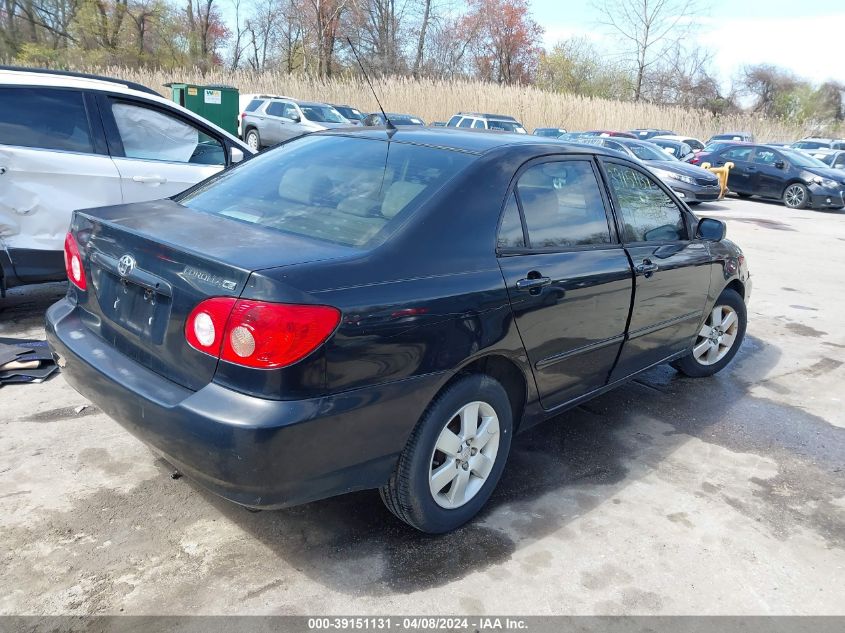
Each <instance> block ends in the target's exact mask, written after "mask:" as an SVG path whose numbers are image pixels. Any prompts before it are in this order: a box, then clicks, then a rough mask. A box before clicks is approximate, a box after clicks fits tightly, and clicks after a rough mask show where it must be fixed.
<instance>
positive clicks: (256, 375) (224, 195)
mask: <svg viewBox="0 0 845 633" xmlns="http://www.w3.org/2000/svg"><path fill="white" fill-rule="evenodd" d="M724 233H725V227H724V224H722V223H721V222H719V221H717V220H712V219H702V220H698V219H697V218H696V217H695V216H694V215H693V214H692V213H691V212H690V211H689V209H687V208H686V206H685V205H684V204H683V203H682V202H680V201H679V199H678V198H677V197H676V196H675V194H674V193H673V192H672V190H671V189H670V188H669V187H667V186H666V185H665V184H664V183H662V182H660V181H659V180H658V179H657V178H655V177H654V176H653V175H652V174H651V173H649V172H648V171H647V170H646V169H644V168H643V167H642V165H641V164H639V163H637V162H635V161H633V160H628V159H626V158H624V157H622V156H621V155H618V154H616V153H612V152H608V151H606V150H604V149H602V148H599V147H588V146H575V145H567V144H564V143H561V142H559V141H556V140H555V141H544V140H542V139H538V138H537V137H529V136H524V135H509V134H479V133H473V132H472V131H463V130H453V129H421V128H404V129H399V130H398V131H396V130H391V131H387V130H385V129H383V128H359V129H358V130H349V129H347V130H343V131H337V132H326V133H322V132H321V133H317V134H313V135H310V136H307V137H302V138H299V139H296V140H293V141H290V142H288V143H286V144H283V145H281V146H279V147H277V148H276V149H273V150H271V151H268V152H265V153H264V154H262V155H260V156H258V157H256V158H254V159H252V160H250V161H248V162H247V163H244V164H243V165H242V166H238V167H235V168H233V169H231V170H228V171H226V172H224V173H221V174H220V175H218V176H215V177H214V178H213V179H211V180H208V181H205V182H203V183H201V184H200V185H198V186H196V187H194V188H192V189H190V190H188V191H187V192H186V193H184V194H181V195H179V196H177V197H175V198H173V199H167V200H160V201H157V202H147V203H139V204H129V205H121V206H114V207H105V208H100V209H94V210H88V211H78V212H76V213H75V214H74V216H73V220H72V225H71V230H70V232H69V233H68V235H67V239H66V242H65V258H66V262H67V273H68V277H69V279H70V284H69V289H68V293H67V296H66V297H65V298H64V299H62V300H61V301H59V302H58V303H56V304H55V305H53V306H52V307H51V308H50V309H49V311H48V314H47V329H48V337H49V340H50V343H51V345H52V347H53V350H54V352H55V354H56V358H57V361H58V362H59V364H60V365H61V366H62V367H63V368H64V375H65V377H66V379H67V380H68V382H69V383H70V384H71V385H73V387H74V388H76V389H77V390H78V391H79V392H80V393H82V394H83V395H85V396H86V397H88V398H89V399H90V400H92V401H93V402H94V403H96V404H97V405H98V406H100V407H101V408H102V409H103V411H105V412H106V413H108V414H109V415H110V416H112V417H113V418H114V419H116V420H117V421H118V422H120V423H121V424H122V425H123V426H125V427H126V428H127V429H128V430H129V431H130V432H132V433H133V434H135V435H137V436H138V437H140V438H142V439H143V440H144V441H146V442H147V443H148V444H150V445H151V446H152V447H153V448H154V449H155V450H156V451H158V452H159V453H160V454H163V456H164V457H165V459H167V460H168V461H169V462H171V463H172V464H174V465H175V466H176V467H177V468H178V469H179V470H180V471H182V472H184V473H185V474H187V475H188V476H190V477H192V478H194V479H195V480H196V481H198V482H199V483H201V484H202V485H204V486H206V487H207V488H209V489H211V490H213V491H214V492H216V493H218V494H220V495H222V496H223V497H226V498H227V499H230V500H232V501H234V502H237V503H240V504H242V505H244V506H248V507H251V508H278V507H283V506H288V505H293V504H298V503H304V502H307V501H311V500H315V499H320V498H324V497H328V496H331V495H337V494H340V493H344V492H349V491H353V490H361V489H379V490H380V491H381V496H382V498H383V500H384V502H385V504H386V505H387V507H388V509H389V510H390V511H391V512H392V513H393V514H395V515H396V516H397V517H399V518H400V519H402V520H403V521H405V522H407V523H409V524H410V525H412V526H414V527H416V528H418V529H420V530H423V531H426V532H432V533H437V532H445V531H448V530H452V529H454V528H456V527H458V526H460V525H461V524H463V523H464V522H466V521H468V520H469V519H471V518H472V517H473V516H474V515H475V514H476V513H477V512H478V511H479V510H480V509H481V507H482V506H483V505H484V503H485V502H486V501H487V499H488V498H489V497H490V494H491V493H492V491H493V489H494V488H495V486H496V484H497V482H498V480H499V477H500V475H501V474H502V470H503V468H504V467H505V462H506V461H507V457H508V451H509V449H510V445H511V438H512V436H513V434H514V433H515V432H517V431H523V430H525V429H527V428H529V427H531V426H533V425H535V424H536V423H538V422H540V421H542V420H544V419H546V418H549V417H552V416H555V415H558V414H560V413H561V412H562V411H565V410H566V409H568V408H570V407H572V406H574V405H576V404H578V403H580V402H583V401H584V400H586V399H588V398H591V397H593V396H596V395H598V394H600V393H602V392H604V391H607V390H608V389H611V388H612V387H614V386H616V385H618V384H620V383H621V382H623V381H625V380H627V379H629V378H631V377H632V376H634V375H636V374H637V373H638V372H641V371H643V370H644V369H646V368H649V367H652V366H654V365H657V364H659V363H665V362H673V363H674V365H675V367H676V368H677V369H678V370H679V371H681V372H683V373H685V374H687V375H690V376H709V375H711V374H713V373H715V372H717V371H719V370H721V369H722V368H723V367H725V365H727V363H728V362H730V360H731V359H732V358H733V356H734V354H735V353H736V351H737V349H738V348H739V346H740V344H741V342H742V339H743V335H744V333H745V327H746V308H745V303H746V301H747V300H748V297H749V294H750V291H751V282H750V278H749V273H748V269H747V265H746V262H745V258H744V256H743V254H742V251H741V250H740V249H739V248H738V247H737V246H736V245H734V244H732V243H731V242H729V241H727V240H725V239H724Z"/></svg>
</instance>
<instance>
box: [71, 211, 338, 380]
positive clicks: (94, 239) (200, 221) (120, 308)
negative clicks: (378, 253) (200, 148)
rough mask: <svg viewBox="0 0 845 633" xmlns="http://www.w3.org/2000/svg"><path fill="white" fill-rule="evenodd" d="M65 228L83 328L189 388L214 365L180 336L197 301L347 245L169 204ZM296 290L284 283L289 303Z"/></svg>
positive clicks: (87, 218) (83, 219)
mask: <svg viewBox="0 0 845 633" xmlns="http://www.w3.org/2000/svg"><path fill="white" fill-rule="evenodd" d="M72 230H73V231H74V233H75V235H76V238H77V242H78V243H79V245H80V248H81V249H82V251H83V261H84V262H85V268H86V271H87V274H88V280H89V284H88V291H87V293H84V294H80V299H79V301H80V308H81V309H82V310H83V311H84V313H85V318H84V321H85V323H86V324H87V325H88V327H89V329H91V330H92V331H93V332H95V333H96V334H97V335H98V336H100V337H101V338H102V339H103V340H104V341H106V342H107V343H108V344H109V345H111V346H113V347H115V348H116V349H118V350H119V351H121V352H122V353H124V354H126V355H127V356H129V357H131V358H132V359H133V360H135V361H136V362H138V363H140V364H141V365H143V366H145V367H147V368H149V369H151V370H153V371H155V372H156V373H158V374H160V375H162V376H164V377H166V378H168V379H170V380H172V381H174V382H176V383H178V384H180V385H183V386H185V387H187V388H189V389H194V390H195V389H199V388H201V387H202V386H204V385H206V384H208V382H210V381H211V379H212V378H213V376H214V373H215V370H216V368H217V362H218V361H217V358H215V357H212V356H209V355H207V354H204V353H202V352H199V351H197V350H195V349H193V348H191V347H190V346H189V345H188V343H187V341H186V339H185V335H184V327H185V322H186V320H187V317H188V315H189V314H190V312H191V311H192V310H193V308H194V307H196V305H197V304H198V303H200V302H201V301H202V300H204V299H207V298H209V297H214V296H224V297H225V296H232V297H238V296H240V295H241V293H242V291H243V289H244V287H245V285H246V283H247V280H248V279H249V276H250V274H251V273H252V272H254V271H256V270H261V269H265V268H270V267H277V266H285V265H290V264H297V263H305V262H308V261H318V260H324V259H331V258H334V257H338V256H340V255H342V254H343V253H345V252H348V251H349V250H351V249H347V248H345V247H336V246H333V245H330V244H324V243H321V242H317V241H316V240H311V239H309V238H305V237H299V236H294V235H290V234H285V233H282V232H279V231H273V230H270V229H265V228H262V227H257V226H255V225H250V224H246V223H244V222H240V221H238V220H235V219H231V218H227V217H223V216H220V215H214V214H209V213H204V212H202V211H197V210H192V209H188V208H185V207H182V206H181V205H179V204H177V203H175V202H173V201H171V200H159V201H154V202H147V203H139V204H132V205H120V206H116V207H105V208H102V209H95V210H91V211H86V212H78V213H76V214H75V216H74V223H73V227H72ZM298 296H299V295H298V293H297V292H296V291H295V290H293V289H291V300H292V301H294V300H296V298H297V297H298ZM276 300H284V298H283V297H282V298H279V297H276Z"/></svg>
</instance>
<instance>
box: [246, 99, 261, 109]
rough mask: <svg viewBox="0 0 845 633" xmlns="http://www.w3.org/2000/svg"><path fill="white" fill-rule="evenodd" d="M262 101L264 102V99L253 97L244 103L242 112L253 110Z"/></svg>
mask: <svg viewBox="0 0 845 633" xmlns="http://www.w3.org/2000/svg"><path fill="white" fill-rule="evenodd" d="M262 103H264V99H253V100H252V101H250V102H249V103H247V104H246V110H244V112H255V111H256V110H257V109H258V106H260V105H261V104H262Z"/></svg>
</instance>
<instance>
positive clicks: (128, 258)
mask: <svg viewBox="0 0 845 633" xmlns="http://www.w3.org/2000/svg"><path fill="white" fill-rule="evenodd" d="M133 268H135V258H134V257H132V255H124V256H123V257H121V258H120V259H119V260H117V272H119V273H120V276H121V277H128V276H129V273H131V272H132V269H133Z"/></svg>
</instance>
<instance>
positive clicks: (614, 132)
mask: <svg viewBox="0 0 845 633" xmlns="http://www.w3.org/2000/svg"><path fill="white" fill-rule="evenodd" d="M581 136H618V137H620V138H637V137H636V136H634V135H633V134H631V133H630V132H619V131H618V130H590V131H589V132H581Z"/></svg>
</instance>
